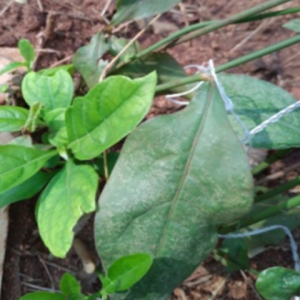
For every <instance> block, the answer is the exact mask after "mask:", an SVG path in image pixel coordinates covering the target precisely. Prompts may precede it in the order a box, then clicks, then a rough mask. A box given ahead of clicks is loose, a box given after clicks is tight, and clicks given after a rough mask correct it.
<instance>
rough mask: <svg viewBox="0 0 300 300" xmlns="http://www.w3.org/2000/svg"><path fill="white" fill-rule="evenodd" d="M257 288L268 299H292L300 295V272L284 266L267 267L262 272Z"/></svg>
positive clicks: (257, 281)
mask: <svg viewBox="0 0 300 300" xmlns="http://www.w3.org/2000/svg"><path fill="white" fill-rule="evenodd" d="M256 288H257V290H258V292H259V293H260V294H261V295H262V296H263V297H264V298H265V299H266V300H290V299H291V298H292V297H293V296H300V273H299V272H296V271H294V270H289V269H286V268H282V267H273V268H269V269H266V270H264V271H262V272H260V274H259V276H258V278H257V280H256Z"/></svg>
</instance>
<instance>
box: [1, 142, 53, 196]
mask: <svg viewBox="0 0 300 300" xmlns="http://www.w3.org/2000/svg"><path fill="white" fill-rule="evenodd" d="M56 154H57V152H56V151H42V150H38V149H33V148H29V147H24V146H19V145H0V162H1V168H0V178H1V180H0V194H2V193H4V192H5V191H8V190H10V189H11V188H13V187H15V186H17V185H19V184H21V183H22V182H24V181H25V180H27V179H29V178H30V177H31V176H33V175H34V174H35V173H36V172H37V171H38V170H39V169H41V168H42V166H43V165H44V164H45V163H46V161H47V160H48V159H50V158H51V157H53V156H54V155H56Z"/></svg>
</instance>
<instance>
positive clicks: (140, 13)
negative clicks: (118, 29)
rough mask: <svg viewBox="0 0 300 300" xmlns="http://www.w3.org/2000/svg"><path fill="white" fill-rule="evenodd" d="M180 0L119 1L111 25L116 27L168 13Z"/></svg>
mask: <svg viewBox="0 0 300 300" xmlns="http://www.w3.org/2000/svg"><path fill="white" fill-rule="evenodd" d="M178 2H180V0H163V1H161V0H119V1H118V4H117V13H116V14H115V15H114V17H113V20H112V22H111V23H112V24H113V25H118V24H120V23H122V22H124V21H128V20H140V19H143V18H147V17H150V16H153V15H156V14H160V13H163V12H166V11H168V10H169V9H171V8H172V7H173V6H175V5H176V4H177V3H178Z"/></svg>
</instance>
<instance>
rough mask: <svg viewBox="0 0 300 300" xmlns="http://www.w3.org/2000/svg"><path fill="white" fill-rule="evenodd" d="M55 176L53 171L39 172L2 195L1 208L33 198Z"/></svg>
mask: <svg viewBox="0 0 300 300" xmlns="http://www.w3.org/2000/svg"><path fill="white" fill-rule="evenodd" d="M52 177H53V173H45V172H37V173H36V174H34V175H33V176H32V177H30V178H29V179H27V180H25V181H24V182H22V183H21V184H19V185H17V186H15V187H14V188H12V189H10V190H8V191H6V192H4V193H2V194H1V195H0V208H2V207H4V206H6V205H9V204H12V203H15V202H18V201H21V200H26V199H30V198H32V197H33V196H34V195H36V194H37V193H38V192H40V191H41V190H42V188H43V187H44V186H45V185H46V183H47V182H49V180H50V179H51V178H52Z"/></svg>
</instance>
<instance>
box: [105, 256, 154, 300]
mask: <svg viewBox="0 0 300 300" xmlns="http://www.w3.org/2000/svg"><path fill="white" fill-rule="evenodd" d="M152 263H153V258H152V256H151V255H149V254H146V253H138V254H132V255H128V256H125V257H121V258H119V259H118V260H116V261H115V262H114V263H113V264H112V265H111V266H110V267H109V268H108V271H107V276H106V278H105V279H104V280H103V282H102V284H103V286H102V290H101V291H102V292H103V293H105V294H106V295H107V294H112V293H116V292H121V291H126V290H128V289H129V288H130V287H131V286H133V285H134V284H135V283H137V282H138V281H139V280H140V279H141V278H143V276H145V274H146V273H147V272H148V271H149V269H150V267H151V265H152Z"/></svg>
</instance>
